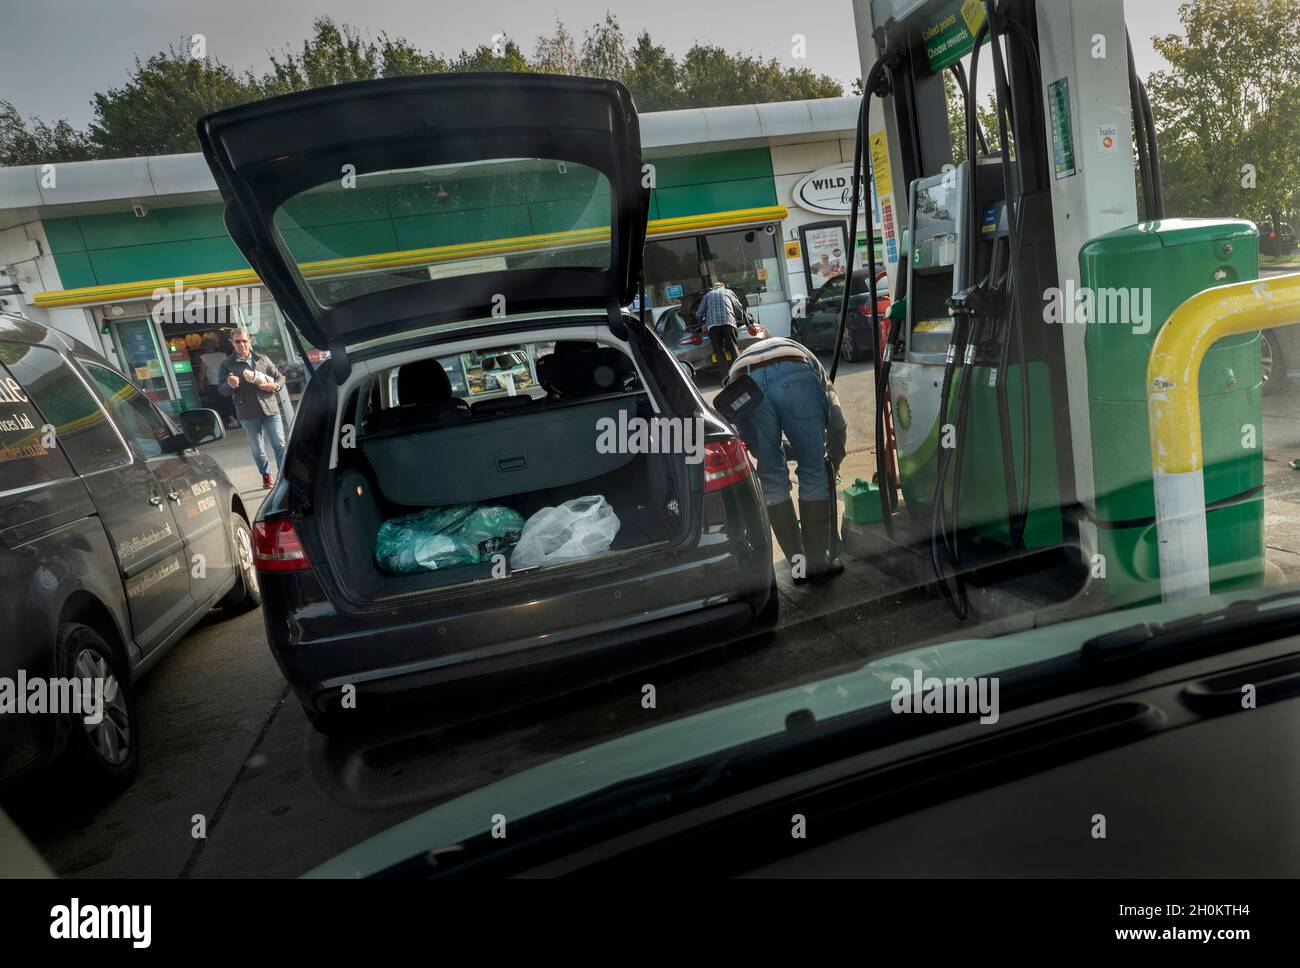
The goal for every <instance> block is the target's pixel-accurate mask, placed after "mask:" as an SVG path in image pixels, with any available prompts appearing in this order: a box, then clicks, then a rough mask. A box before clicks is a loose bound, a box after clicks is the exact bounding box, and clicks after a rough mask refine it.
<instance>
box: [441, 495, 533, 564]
mask: <svg viewBox="0 0 1300 968" xmlns="http://www.w3.org/2000/svg"><path fill="white" fill-rule="evenodd" d="M523 530H524V516H523V515H522V514H520V513H519V512H518V511H516V510H514V509H513V508H507V507H497V506H491V505H489V506H484V507H481V508H478V509H477V510H476V511H475V512H474V513H473V514H471V515H470V516H469V517H468V518H466V519H465V521H464V523H463V524H461V525H459V526H458V527H457V528H456V531H455V535H456V537H458V538H461V539H463V540H464V541H465V542H466V543H467V544H468V545H469V546H470V547H472V548H473V549H474V550H475V552H476V553H477V554H478V560H479V561H488V560H489V559H491V557H492V556H493V555H495V554H498V553H501V552H508V551H509V550H510V549H511V548H512V547H514V545H515V543H516V542H518V541H519V537H520V535H521V534H522V533H523Z"/></svg>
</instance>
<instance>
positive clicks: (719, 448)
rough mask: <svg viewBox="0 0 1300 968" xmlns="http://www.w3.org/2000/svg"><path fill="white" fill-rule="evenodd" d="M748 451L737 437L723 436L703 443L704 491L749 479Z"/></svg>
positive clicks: (715, 489)
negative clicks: (720, 438)
mask: <svg viewBox="0 0 1300 968" xmlns="http://www.w3.org/2000/svg"><path fill="white" fill-rule="evenodd" d="M749 474H750V466H749V451H748V450H746V449H745V443H744V441H742V440H741V439H740V438H739V437H724V438H723V439H722V440H714V441H710V442H709V443H707V444H705V445H704V491H705V493H706V494H707V493H708V492H709V491H720V490H722V489H723V488H724V487H730V486H731V485H732V484H739V483H740V482H741V481H745V480H748V479H749Z"/></svg>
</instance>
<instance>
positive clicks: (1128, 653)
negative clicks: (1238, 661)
mask: <svg viewBox="0 0 1300 968" xmlns="http://www.w3.org/2000/svg"><path fill="white" fill-rule="evenodd" d="M1285 601H1289V602H1290V604H1289V605H1277V606H1275V607H1272V608H1265V607H1262V606H1267V605H1271V604H1273V603H1275V602H1285ZM1293 632H1300V589H1297V590H1295V591H1288V592H1279V593H1278V594H1275V595H1266V596H1265V597H1263V598H1248V599H1241V600H1238V601H1235V602H1231V603H1229V604H1228V605H1226V606H1224V607H1223V608H1217V609H1213V610H1211V611H1207V612H1198V613H1197V614H1195V615H1188V616H1186V617H1185V618H1180V619H1175V620H1173V621H1170V622H1138V623H1136V624H1134V625H1129V626H1126V627H1124V628H1122V629H1116V630H1115V631H1113V632H1103V633H1102V634H1101V635H1095V636H1093V637H1092V638H1090V639H1088V640H1087V641H1086V642H1084V643H1083V646H1082V647H1081V648H1080V649H1079V655H1080V657H1081V658H1082V659H1083V661H1084V662H1085V663H1088V664H1092V665H1098V666H1104V665H1109V664H1111V663H1114V662H1120V661H1124V660H1129V659H1135V658H1152V657H1154V656H1157V655H1161V654H1164V653H1167V652H1171V651H1179V650H1182V649H1184V648H1186V647H1188V646H1195V645H1203V644H1206V643H1214V642H1218V641H1220V640H1230V641H1231V644H1232V646H1233V647H1234V648H1236V647H1239V646H1242V645H1251V644H1255V643H1257V642H1261V641H1269V640H1271V639H1276V638H1281V637H1282V636H1283V635H1287V634H1290V633H1293Z"/></svg>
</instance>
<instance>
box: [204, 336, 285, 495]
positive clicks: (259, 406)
mask: <svg viewBox="0 0 1300 968" xmlns="http://www.w3.org/2000/svg"><path fill="white" fill-rule="evenodd" d="M230 342H231V344H232V345H233V346H234V347H235V351H234V352H233V353H231V354H230V356H228V357H227V358H226V361H225V362H224V363H222V364H221V383H220V385H219V386H218V388H217V389H218V390H219V391H220V393H221V395H222V396H223V397H230V398H232V399H233V400H234V401H235V415H236V416H237V417H239V422H240V423H241V424H243V425H244V433H245V434H247V435H248V446H249V449H250V450H252V452H253V460H254V461H256V462H257V470H258V472H259V473H261V475H262V487H270V486H271V467H270V464H269V463H268V462H267V459H266V448H265V447H264V446H263V444H262V433H263V431H265V433H266V435H267V437H269V438H270V439H271V449H272V450H274V451H275V466H276V469H277V470H278V471H281V472H283V471H284V425H283V424H282V423H281V422H280V408H279V406H278V404H277V403H276V393H277V392H279V390H280V386H281V384H282V383H283V381H284V376H283V375H282V374H281V373H280V371H279V370H278V369H276V366H275V364H274V363H272V362H271V358H270V357H269V356H267V355H266V354H264V353H257V352H254V350H253V337H252V336H251V335H249V333H248V331H247V330H244V329H237V330H235V331H234V332H233V333H231V334H230Z"/></svg>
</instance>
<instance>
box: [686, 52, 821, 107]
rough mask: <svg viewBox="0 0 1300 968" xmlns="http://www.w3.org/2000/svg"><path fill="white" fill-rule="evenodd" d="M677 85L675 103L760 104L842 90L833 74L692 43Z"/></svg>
mask: <svg viewBox="0 0 1300 968" xmlns="http://www.w3.org/2000/svg"><path fill="white" fill-rule="evenodd" d="M679 85H680V90H681V101H682V102H683V103H680V104H678V105H676V106H677V107H701V108H702V107H712V106H714V105H719V104H762V103H766V102H770V101H797V100H803V99H806V98H821V97H840V96H842V95H843V94H844V88H843V87H842V86H841V85H840V82H839V81H837V80H835V79H834V78H833V77H829V76H827V75H824V74H823V75H817V74H813V72H812V71H810V70H808V69H807V68H793V67H789V68H783V67H782V66H781V64H780V62H779V61H778V60H776V58H772V59H771V60H767V61H763V60H760V59H758V58H756V57H754V56H752V55H748V54H739V53H738V54H730V53H728V52H727V51H725V50H723V49H722V48H721V47H716V46H712V45H702V44H696V45H695V46H694V47H692V48H691V49H690V50H688V51H687V52H686V56H685V57H684V58H683V59H682V62H681V70H680V82H679Z"/></svg>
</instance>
